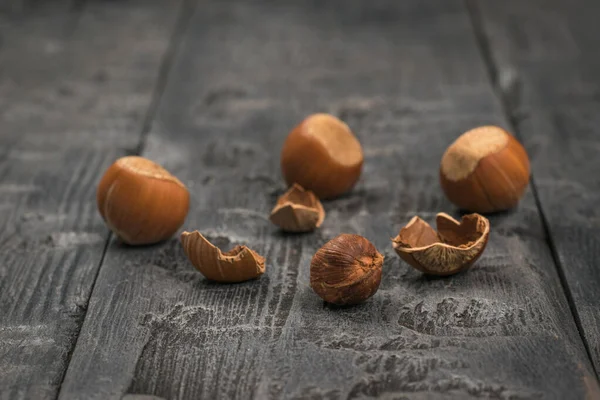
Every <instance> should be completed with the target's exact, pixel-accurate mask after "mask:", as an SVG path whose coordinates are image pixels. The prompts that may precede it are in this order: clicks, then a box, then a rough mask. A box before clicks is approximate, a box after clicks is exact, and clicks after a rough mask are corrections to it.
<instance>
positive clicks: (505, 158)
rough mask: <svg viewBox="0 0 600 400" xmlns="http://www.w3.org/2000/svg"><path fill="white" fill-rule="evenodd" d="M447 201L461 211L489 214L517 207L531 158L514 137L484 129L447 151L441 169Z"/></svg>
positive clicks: (492, 128)
mask: <svg viewBox="0 0 600 400" xmlns="http://www.w3.org/2000/svg"><path fill="white" fill-rule="evenodd" d="M440 181H441V185H442V189H443V191H444V193H445V194H446V196H447V197H448V199H449V200H450V201H451V202H452V203H454V204H455V205H456V206H458V207H460V208H461V209H465V210H469V211H474V212H479V213H488V212H494V211H501V210H507V209H509V208H512V207H514V206H516V205H517V203H518V202H519V199H520V198H521V196H522V195H523V193H524V192H525V189H526V188H527V184H528V183H529V157H527V152H526V151H525V149H524V148H523V146H522V145H521V144H520V143H519V142H518V141H517V139H515V138H514V137H513V136H512V135H511V134H509V133H508V132H506V131H505V130H504V129H502V128H499V127H497V126H482V127H479V128H475V129H472V130H470V131H468V132H466V133H464V134H463V135H461V136H460V137H459V138H458V139H456V141H455V142H454V143H453V144H452V145H450V147H448V149H447V150H446V152H445V153H444V156H443V157H442V162H441V166H440Z"/></svg>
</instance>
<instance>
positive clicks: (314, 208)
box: [269, 183, 325, 232]
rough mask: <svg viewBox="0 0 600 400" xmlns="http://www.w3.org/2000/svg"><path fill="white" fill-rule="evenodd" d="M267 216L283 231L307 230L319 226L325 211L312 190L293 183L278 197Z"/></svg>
mask: <svg viewBox="0 0 600 400" xmlns="http://www.w3.org/2000/svg"><path fill="white" fill-rule="evenodd" d="M269 218H270V220H271V222H273V223H274V224H275V225H277V226H279V227H280V228H281V229H283V230H284V231H287V232H309V231H312V230H314V229H315V228H318V227H319V226H321V224H322V223H323V219H324V218H325V211H324V210H323V205H321V202H320V201H319V199H318V198H317V196H315V194H314V193H313V192H311V191H310V190H304V188H302V186H300V185H298V184H297V183H295V184H294V185H292V187H291V188H290V189H289V190H288V191H287V192H285V193H284V194H283V195H281V196H280V197H279V199H278V200H277V204H276V205H275V208H273V211H271V216H270V217H269Z"/></svg>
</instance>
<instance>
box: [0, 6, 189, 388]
mask: <svg viewBox="0 0 600 400" xmlns="http://www.w3.org/2000/svg"><path fill="white" fill-rule="evenodd" d="M136 3H137V4H136ZM173 4H175V2H173ZM109 5H110V6H109ZM140 5H143V9H142V10H141V12H140V11H139V10H138V7H139V6H140ZM176 8H177V7H173V6H171V7H166V6H165V5H164V3H163V2H162V1H148V0H140V1H138V2H127V3H99V4H95V3H90V4H88V6H87V7H86V8H85V9H82V10H77V9H73V8H72V7H71V5H70V4H68V2H50V3H48V4H43V6H40V7H39V8H35V9H34V10H33V11H32V12H31V13H30V14H28V15H27V16H26V17H23V15H22V14H18V15H15V14H11V15H2V17H0V18H1V22H0V24H1V31H0V32H1V33H0V35H1V38H0V42H1V45H0V46H1V47H0V398H3V399H4V398H6V399H18V398H23V399H44V398H55V397H56V396H57V394H58V389H59V387H60V384H61V382H62V380H63V378H64V374H65V370H66V367H67V365H68V363H69V360H70V357H71V354H72V351H73V349H74V346H75V342H76V340H77V337H78V334H79V331H80V329H81V324H82V322H83V320H84V317H85V314H86V308H87V304H88V300H89V297H90V294H91V290H92V287H93V285H94V282H95V279H96V276H97V272H98V268H99V266H100V262H101V259H102V255H103V252H104V249H105V247H106V241H107V239H108V232H107V230H106V228H105V226H104V224H103V223H102V221H101V220H99V219H98V214H97V211H96V206H95V189H96V185H97V183H98V177H99V176H101V174H102V172H103V171H104V170H105V169H106V168H107V167H108V165H110V163H111V162H112V161H113V160H114V159H115V158H116V157H119V156H121V155H123V154H125V152H126V150H127V149H135V147H136V146H137V145H138V143H139V140H140V133H141V131H142V129H143V124H144V120H145V116H146V113H147V111H148V109H149V108H150V106H151V104H152V99H153V94H154V88H155V86H156V82H157V79H158V76H159V69H160V64H161V62H162V60H163V58H164V55H165V53H166V52H167V49H168V47H169V42H170V38H171V35H172V32H173V29H174V27H175V25H176V19H177V9H176Z"/></svg>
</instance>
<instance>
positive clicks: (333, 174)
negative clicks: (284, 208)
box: [281, 114, 363, 199]
mask: <svg viewBox="0 0 600 400" xmlns="http://www.w3.org/2000/svg"><path fill="white" fill-rule="evenodd" d="M362 164H363V152H362V148H361V146H360V143H359V142H358V139H356V137H355V136H354V134H353V133H352V131H351V130H350V128H349V127H348V125H346V124H345V123H344V122H342V121H340V120H339V119H337V118H336V117H334V116H333V115H329V114H313V115H310V116H309V117H307V118H306V119H305V120H304V121H302V122H301V123H300V124H299V125H298V126H296V127H295V128H294V129H293V130H292V131H291V132H290V134H289V135H288V137H287V139H286V141H285V143H284V144H283V149H282V151H281V170H282V172H283V177H284V179H285V181H286V182H287V184H288V185H290V186H291V185H293V184H294V183H298V184H299V185H300V186H302V187H303V188H305V189H307V190H310V191H312V192H314V193H315V194H316V195H317V196H318V197H319V198H321V199H325V198H333V197H336V196H339V195H341V194H343V193H345V192H347V191H348V190H350V189H351V188H352V187H353V186H354V184H355V183H356V181H358V178H359V177H360V173H361V170H362Z"/></svg>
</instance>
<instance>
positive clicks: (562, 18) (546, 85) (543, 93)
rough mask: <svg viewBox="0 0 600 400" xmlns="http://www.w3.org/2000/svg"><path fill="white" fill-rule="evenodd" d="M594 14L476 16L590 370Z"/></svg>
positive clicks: (509, 7) (571, 9) (598, 86)
mask: <svg viewBox="0 0 600 400" xmlns="http://www.w3.org/2000/svg"><path fill="white" fill-rule="evenodd" d="M599 13H600V3H598V2H595V1H583V0H579V1H576V2H570V3H563V2H560V1H552V2H550V3H548V2H542V1H529V2H519V1H508V2H502V3H498V2H481V14H480V15H481V16H482V17H483V18H482V27H483V29H484V33H485V35H486V38H485V39H486V41H487V43H488V45H489V48H490V53H491V55H492V56H493V62H494V65H493V67H494V68H495V69H496V70H497V71H498V73H497V75H498V76H508V75H512V78H511V79H510V80H511V81H512V83H510V82H500V85H499V87H500V89H501V90H502V92H503V93H504V95H505V96H508V97H509V99H510V101H509V110H508V111H509V113H510V114H511V115H512V116H513V117H514V119H515V121H516V122H517V128H518V131H519V133H520V135H521V137H522V139H523V142H524V144H525V146H526V147H527V149H528V150H529V152H530V154H531V156H532V168H533V174H534V176H535V187H536V189H537V195H538V198H539V202H540V205H541V209H542V211H543V214H544V217H545V220H546V222H547V226H548V229H549V233H550V235H551V238H552V243H553V246H554V251H555V253H556V257H557V259H558V262H559V265H560V267H561V269H562V274H563V275H564V278H565V281H566V285H567V288H568V291H569V293H570V296H571V297H572V302H573V305H574V307H575V308H576V311H575V312H576V315H577V317H578V319H579V323H580V326H581V330H582V334H583V336H584V338H585V341H586V342H587V345H588V351H589V352H590V355H591V357H592V359H593V362H594V364H595V367H596V371H597V372H598V371H600V290H599V289H598V288H599V287H600V270H599V269H598V261H597V260H598V258H599V257H600V213H599V211H598V203H599V201H600V178H599V177H598V171H600V161H599V160H598V157H597V152H598V150H599V149H600V128H598V127H599V126H600V116H599V115H598V110H600V101H599V99H600V97H599V95H600V72H598V71H599V70H600V69H599V67H600V56H599V55H598V52H597V46H598V24H597V18H596V17H597V15H598V14H599ZM506 83H508V85H507V84H506ZM511 86H512V87H518V88H520V90H519V91H517V92H515V91H514V90H512V92H511Z"/></svg>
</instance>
